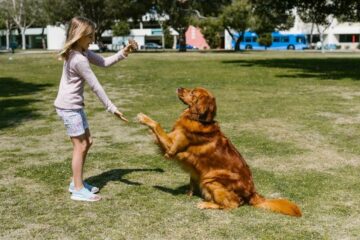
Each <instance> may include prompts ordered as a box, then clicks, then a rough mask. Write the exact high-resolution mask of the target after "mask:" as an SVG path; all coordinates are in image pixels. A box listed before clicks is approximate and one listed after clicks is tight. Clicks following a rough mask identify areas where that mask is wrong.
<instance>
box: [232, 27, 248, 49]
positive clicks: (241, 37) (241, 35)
mask: <svg viewBox="0 0 360 240" xmlns="http://www.w3.org/2000/svg"><path fill="white" fill-rule="evenodd" d="M244 34H245V31H240V32H239V37H238V38H237V39H236V43H235V48H234V50H235V52H237V51H240V43H241V41H242V40H243V36H244Z"/></svg>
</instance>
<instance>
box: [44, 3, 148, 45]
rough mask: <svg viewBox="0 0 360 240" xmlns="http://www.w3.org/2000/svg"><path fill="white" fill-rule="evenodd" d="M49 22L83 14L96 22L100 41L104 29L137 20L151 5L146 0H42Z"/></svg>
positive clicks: (97, 36)
mask: <svg viewBox="0 0 360 240" xmlns="http://www.w3.org/2000/svg"><path fill="white" fill-rule="evenodd" d="M44 1H45V2H46V3H45V8H46V11H47V12H48V16H49V22H50V23H52V24H55V23H57V22H61V23H63V24H65V23H67V22H68V21H69V20H70V19H71V18H73V17H74V16H83V17H86V18H89V19H91V20H92V21H94V22H95V24H96V35H95V38H96V41H97V42H99V41H101V35H102V34H103V33H104V31H105V30H108V29H111V28H112V27H113V26H114V25H116V22H120V21H123V22H127V21H128V20H129V19H132V22H137V21H138V20H139V19H140V17H141V16H142V15H143V14H145V13H146V12H147V11H148V10H149V9H150V6H151V5H152V3H151V1H146V0H132V1H129V0H77V1H72V0H44Z"/></svg>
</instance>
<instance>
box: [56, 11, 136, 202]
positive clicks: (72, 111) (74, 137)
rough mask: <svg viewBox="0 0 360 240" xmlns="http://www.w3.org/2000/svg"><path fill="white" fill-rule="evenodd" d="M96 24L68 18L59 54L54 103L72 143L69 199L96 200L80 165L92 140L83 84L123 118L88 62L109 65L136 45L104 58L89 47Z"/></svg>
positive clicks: (80, 18)
mask: <svg viewBox="0 0 360 240" xmlns="http://www.w3.org/2000/svg"><path fill="white" fill-rule="evenodd" d="M94 33H95V24H94V23H93V22H92V21H90V20H89V19H86V18H84V17H74V18H73V19H71V21H70V24H69V28H68V31H67V37H66V42H65V45H64V48H63V50H62V51H61V52H60V56H61V57H62V58H63V59H64V60H65V61H64V66H63V71H62V76H61V80H60V86H59V92H58V95H57V97H56V99H55V102H54V105H55V108H56V112H57V114H58V115H59V116H60V117H61V119H62V120H63V121H64V124H65V127H66V130H67V134H68V135H69V136H70V139H71V142H72V144H73V153H72V163H71V167H72V174H73V181H72V182H71V183H70V186H69V191H70V192H71V193H72V194H71V199H73V200H79V201H98V200H100V199H101V197H100V196H99V195H96V194H95V193H97V192H98V191H99V189H98V188H97V187H95V186H91V185H89V184H87V183H86V182H83V167H84V163H85V159H86V155H87V152H88V150H89V148H90V146H91V144H92V139H91V136H90V130H89V125H88V123H87V120H86V115H85V112H84V96H83V92H84V84H85V82H87V84H89V85H90V88H91V90H92V91H93V92H94V93H95V94H96V95H97V97H98V98H99V99H100V101H101V102H102V103H103V105H104V106H105V108H106V110H107V111H109V112H111V113H113V114H114V115H115V116H117V117H118V118H119V119H121V120H123V121H126V122H127V119H126V118H125V117H124V115H123V114H122V113H121V112H120V111H119V110H118V109H117V108H116V106H115V105H114V104H113V103H112V102H111V101H110V99H109V98H108V96H107V95H106V93H105V91H104V89H103V88H102V86H101V85H100V83H99V81H98V80H97V78H96V76H95V75H94V73H93V71H92V70H91V68H90V65H89V62H90V63H92V64H95V65H97V66H101V67H108V66H111V65H113V64H114V63H116V62H118V61H120V60H122V59H124V58H126V57H127V56H128V54H129V53H130V52H131V51H133V50H135V49H136V48H137V44H136V42H135V41H132V42H130V44H128V45H127V46H126V47H125V48H123V49H122V50H121V51H119V52H118V53H116V54H114V55H112V56H110V57H107V58H103V57H102V56H100V55H97V54H95V53H93V52H91V51H89V50H88V48H89V44H90V43H92V42H93V41H94Z"/></svg>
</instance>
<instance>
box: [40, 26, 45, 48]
mask: <svg viewBox="0 0 360 240" xmlns="http://www.w3.org/2000/svg"><path fill="white" fill-rule="evenodd" d="M44 31H45V28H44V27H43V28H42V31H41V44H42V48H43V49H46V42H45V34H44Z"/></svg>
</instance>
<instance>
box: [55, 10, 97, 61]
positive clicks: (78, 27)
mask: <svg viewBox="0 0 360 240" xmlns="http://www.w3.org/2000/svg"><path fill="white" fill-rule="evenodd" d="M95 28H96V26H95V23H94V22H93V21H91V20H90V19H87V18H85V17H74V18H72V19H71V20H70V22H69V27H68V30H67V33H66V42H65V45H64V47H63V49H62V50H61V51H60V53H59V55H60V56H61V58H63V59H65V60H67V59H68V57H69V53H70V50H71V49H72V48H73V47H74V46H75V44H76V42H77V41H78V40H79V39H80V38H82V37H83V36H87V35H90V34H94V32H95Z"/></svg>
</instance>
